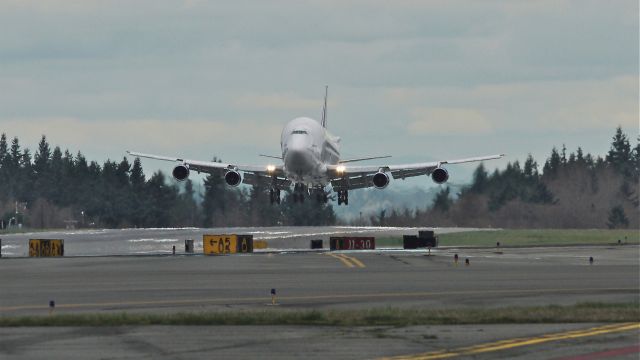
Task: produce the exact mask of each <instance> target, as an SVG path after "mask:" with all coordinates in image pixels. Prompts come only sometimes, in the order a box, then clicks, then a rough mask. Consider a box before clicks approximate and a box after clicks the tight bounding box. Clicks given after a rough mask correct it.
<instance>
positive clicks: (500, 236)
mask: <svg viewBox="0 0 640 360" xmlns="http://www.w3.org/2000/svg"><path fill="white" fill-rule="evenodd" d="M436 234H437V231H436ZM416 235H417V234H416ZM625 237H626V240H625ZM438 238H439V241H440V242H439V245H440V246H496V243H497V242H500V245H501V246H538V245H578V244H588V245H608V244H609V245H612V244H617V242H618V239H620V240H622V242H625V241H626V243H627V244H640V231H638V230H601V229H598V230H495V231H465V232H458V233H448V234H440V235H438ZM376 246H377V247H383V246H398V247H402V238H401V237H400V238H379V239H376Z"/></svg>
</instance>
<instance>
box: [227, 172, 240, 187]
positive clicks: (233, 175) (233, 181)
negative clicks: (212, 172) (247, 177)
mask: <svg viewBox="0 0 640 360" xmlns="http://www.w3.org/2000/svg"><path fill="white" fill-rule="evenodd" d="M224 181H226V182H227V185H229V186H238V185H240V183H241V182H242V176H240V173H239V172H237V171H235V170H230V171H227V173H226V174H224Z"/></svg>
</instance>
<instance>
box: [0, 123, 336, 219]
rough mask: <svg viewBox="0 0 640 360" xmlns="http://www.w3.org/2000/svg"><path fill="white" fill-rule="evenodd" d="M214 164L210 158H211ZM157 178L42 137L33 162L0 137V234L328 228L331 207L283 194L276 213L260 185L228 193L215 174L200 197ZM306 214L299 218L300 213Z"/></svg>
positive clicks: (190, 187) (189, 187)
mask: <svg viewBox="0 0 640 360" xmlns="http://www.w3.org/2000/svg"><path fill="white" fill-rule="evenodd" d="M214 161H215V159H214ZM172 179H173V178H170V177H167V176H165V174H164V173H163V172H162V171H157V172H155V173H153V174H152V175H151V177H149V178H148V179H147V177H146V176H145V173H144V171H143V168H142V164H141V162H140V159H138V158H136V159H134V161H133V164H131V163H130V162H129V160H128V159H127V158H126V157H125V158H123V159H122V160H121V161H119V162H117V161H111V160H107V161H105V162H104V163H103V164H99V163H97V162H96V161H88V160H87V159H86V158H85V157H84V155H83V154H82V153H81V152H78V153H77V154H76V155H72V154H71V153H70V152H69V150H65V151H64V152H63V151H62V150H61V148H60V147H59V146H56V147H55V148H53V150H52V148H51V145H50V144H49V143H48V141H47V138H46V136H44V135H43V136H42V138H41V140H40V142H39V144H38V148H37V150H36V151H35V153H34V154H33V155H32V153H31V151H30V150H29V149H28V148H25V149H22V148H21V145H20V142H19V140H18V138H17V137H14V138H13V139H12V140H11V142H10V143H9V141H8V140H7V136H6V134H2V135H1V136H0V228H6V227H8V226H16V225H18V224H22V225H23V226H25V227H29V228H61V227H66V226H74V227H100V228H102V227H104V228H122V227H226V226H242V225H251V226H273V225H329V224H333V223H335V221H336V217H335V214H334V212H333V208H332V206H331V204H326V205H325V204H321V205H318V204H316V203H315V202H312V201H307V203H306V204H304V205H302V207H303V209H301V206H300V205H299V204H296V206H295V207H294V205H293V202H292V201H291V200H292V199H291V198H289V196H288V193H285V196H284V198H283V202H282V204H281V205H280V206H272V205H270V203H269V197H268V196H269V195H268V189H267V188H265V187H261V186H253V187H250V188H246V187H245V188H230V187H228V186H226V184H225V183H224V180H223V179H222V178H221V177H220V176H217V175H209V176H207V177H206V179H205V180H204V193H203V194H199V193H197V192H196V191H195V189H194V184H193V182H192V181H191V180H187V181H185V182H184V183H177V182H176V181H174V180H172ZM301 210H303V211H301Z"/></svg>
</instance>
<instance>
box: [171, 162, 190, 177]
mask: <svg viewBox="0 0 640 360" xmlns="http://www.w3.org/2000/svg"><path fill="white" fill-rule="evenodd" d="M171 174H172V175H173V177H174V178H175V179H176V180H178V181H185V180H187V178H188V177H189V168H188V167H187V166H186V165H178V166H176V167H174V168H173V171H172V172H171Z"/></svg>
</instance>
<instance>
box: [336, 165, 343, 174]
mask: <svg viewBox="0 0 640 360" xmlns="http://www.w3.org/2000/svg"><path fill="white" fill-rule="evenodd" d="M344 170H345V167H344V166H342V165H340V166H338V167H337V168H336V171H337V172H339V173H341V172H344Z"/></svg>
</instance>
